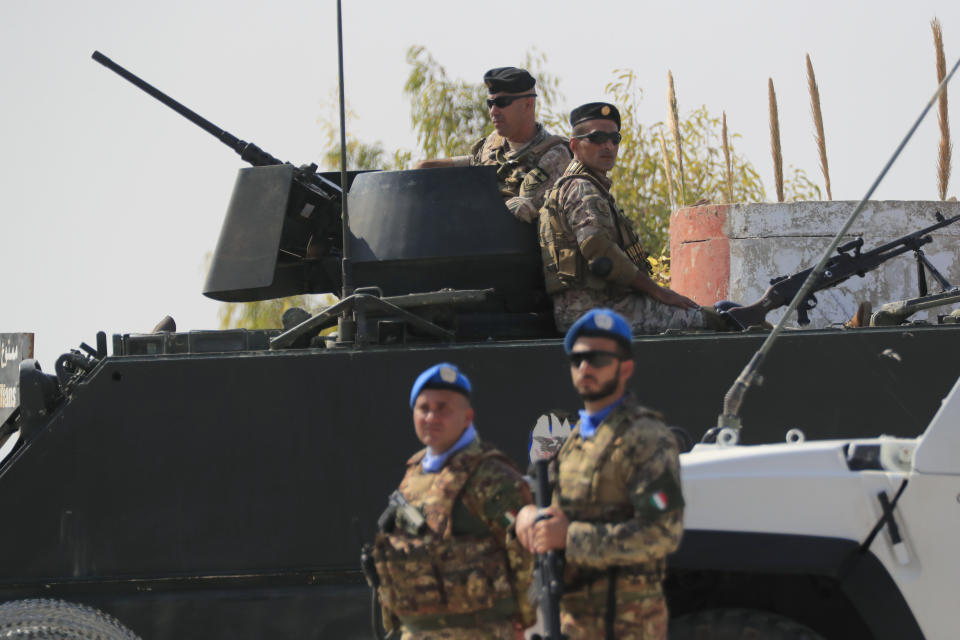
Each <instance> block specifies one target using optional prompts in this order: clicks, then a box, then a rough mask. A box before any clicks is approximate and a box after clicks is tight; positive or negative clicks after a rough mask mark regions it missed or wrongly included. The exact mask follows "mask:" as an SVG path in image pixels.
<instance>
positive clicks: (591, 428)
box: [580, 394, 627, 439]
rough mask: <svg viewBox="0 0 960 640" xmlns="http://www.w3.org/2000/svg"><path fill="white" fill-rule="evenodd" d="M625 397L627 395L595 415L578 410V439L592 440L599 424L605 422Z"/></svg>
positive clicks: (625, 395) (584, 410)
mask: <svg viewBox="0 0 960 640" xmlns="http://www.w3.org/2000/svg"><path fill="white" fill-rule="evenodd" d="M626 397H627V394H623V395H622V396H620V398H619V399H618V400H617V401H616V402H614V403H612V404H609V405H607V406H606V407H604V408H603V409H600V411H597V412H596V413H589V412H587V410H586V409H580V437H582V438H585V439H590V438H592V437H593V436H594V434H595V433H596V432H597V428H598V427H599V426H600V423H602V422H603V421H604V420H606V419H607V416H609V415H610V414H611V413H612V412H613V410H614V409H616V408H617V407H619V406H620V405H621V404H623V400H624V398H626Z"/></svg>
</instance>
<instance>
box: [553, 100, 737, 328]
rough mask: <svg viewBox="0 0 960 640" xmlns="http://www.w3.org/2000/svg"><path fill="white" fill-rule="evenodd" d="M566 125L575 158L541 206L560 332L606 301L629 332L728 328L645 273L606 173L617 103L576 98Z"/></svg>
mask: <svg viewBox="0 0 960 640" xmlns="http://www.w3.org/2000/svg"><path fill="white" fill-rule="evenodd" d="M570 124H571V125H572V126H573V136H572V138H571V139H570V149H571V150H572V151H573V160H572V161H571V162H570V164H569V166H567V168H566V170H565V171H564V173H563V175H562V176H561V177H560V178H559V179H558V180H557V182H556V184H554V186H553V188H552V189H551V190H550V192H549V193H548V194H547V196H546V199H545V202H544V206H543V208H542V209H541V210H540V248H541V254H542V257H543V269H544V278H545V281H546V289H547V293H549V294H551V296H552V298H553V311H554V319H555V321H556V324H557V328H558V329H560V330H561V331H565V330H566V329H567V328H569V327H570V325H572V324H573V321H574V320H575V319H576V318H577V317H579V316H580V315H581V314H583V313H584V312H586V311H587V310H588V309H593V308H595V307H611V308H613V309H614V310H615V311H617V312H618V313H620V314H622V315H624V316H625V317H626V318H627V319H628V321H629V323H630V326H631V328H632V329H633V332H634V333H660V332H662V331H665V330H666V329H672V328H676V329H684V328H710V329H720V330H726V329H728V328H729V325H728V323H727V322H726V321H725V320H724V319H723V318H721V317H720V316H719V315H718V314H717V312H716V311H714V310H713V309H712V308H710V309H707V308H701V307H700V306H699V305H698V304H697V303H696V302H694V301H693V300H691V299H689V298H687V297H686V296H683V295H681V294H679V293H677V292H676V291H672V290H671V289H668V288H666V287H662V286H660V285H658V284H657V283H656V282H655V281H654V280H653V279H652V278H651V277H650V264H649V262H648V261H647V254H646V252H645V251H644V250H643V247H642V246H641V244H640V239H639V237H638V236H637V234H636V232H635V231H634V228H633V225H632V224H631V222H630V220H629V219H628V218H627V217H626V216H625V215H624V214H623V211H621V209H620V208H619V207H618V206H617V203H616V202H615V201H614V199H613V196H612V195H611V194H610V187H611V185H612V182H611V180H610V178H609V177H608V176H607V172H609V171H610V170H611V169H613V166H614V165H615V164H616V161H617V151H618V149H619V145H620V139H621V137H620V112H619V111H618V110H617V108H616V107H615V106H614V105H612V104H607V103H605V102H591V103H588V104H585V105H582V106H580V107H577V108H576V109H574V110H573V111H572V112H571V113H570Z"/></svg>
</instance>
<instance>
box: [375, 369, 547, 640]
mask: <svg viewBox="0 0 960 640" xmlns="http://www.w3.org/2000/svg"><path fill="white" fill-rule="evenodd" d="M471 393H472V387H471V385H470V380H468V379H467V376H465V375H464V374H463V373H461V372H460V370H459V369H457V367H456V366H455V365H452V364H449V363H441V364H438V365H434V366H432V367H430V368H429V369H427V370H426V371H424V372H423V373H421V374H420V376H419V377H418V378H417V380H416V382H414V383H413V388H412V389H411V391H410V408H411V409H413V425H414V429H415V430H416V433H417V437H418V438H419V439H420V441H421V442H422V443H423V444H424V445H425V447H426V448H425V449H423V450H421V451H419V452H418V453H416V454H415V455H414V456H413V457H412V458H410V459H409V460H408V461H407V472H406V475H405V476H404V477H403V481H402V482H401V483H400V487H399V489H398V490H397V492H396V493H395V494H394V495H393V496H391V507H390V508H388V510H387V511H386V512H385V513H384V516H381V518H380V521H379V524H380V526H381V531H380V532H379V533H378V534H377V538H376V542H375V544H374V561H375V564H376V569H377V574H378V575H379V580H380V585H379V595H380V601H381V603H382V607H383V613H384V616H383V619H384V626H385V627H387V629H388V630H391V629H396V628H398V627H399V629H400V632H401V638H403V639H404V640H409V639H413V638H417V639H421V640H435V639H440V638H444V639H446V638H450V639H453V638H457V639H467V640H471V639H478V640H479V639H480V638H483V639H487V638H507V639H511V638H522V637H523V630H524V629H525V628H526V627H528V626H530V625H532V624H533V622H534V620H535V619H536V615H535V612H534V611H533V607H532V605H531V604H530V603H529V601H528V599H527V590H528V589H529V586H530V580H531V575H532V557H531V555H530V553H528V552H527V551H526V550H525V549H524V548H523V547H522V546H521V545H520V544H519V541H518V540H517V538H516V535H515V532H514V524H515V521H516V516H517V513H518V512H519V511H520V509H522V508H523V507H524V506H525V505H527V504H530V503H531V502H532V497H531V494H530V489H529V487H528V486H527V484H526V482H524V480H523V476H522V474H521V473H520V472H519V471H518V470H517V468H516V467H515V466H514V464H513V462H511V461H510V459H509V458H507V457H506V456H505V455H504V454H503V453H501V452H499V451H497V450H496V449H495V448H494V447H493V446H491V445H489V444H487V443H485V442H481V441H480V439H479V437H478V436H477V430H476V428H475V427H474V425H473V414H474V412H473V408H472V407H471V404H470V396H471ZM398 494H399V495H398Z"/></svg>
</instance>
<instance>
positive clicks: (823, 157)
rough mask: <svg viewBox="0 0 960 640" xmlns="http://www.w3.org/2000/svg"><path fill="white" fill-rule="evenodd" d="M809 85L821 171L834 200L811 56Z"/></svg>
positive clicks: (829, 194) (828, 193)
mask: <svg viewBox="0 0 960 640" xmlns="http://www.w3.org/2000/svg"><path fill="white" fill-rule="evenodd" d="M807 85H808V86H809V87H810V112H811V113H812V114H813V126H814V128H815V129H816V131H817V133H816V136H815V139H816V141H817V151H819V152H820V171H822V172H823V181H824V184H825V185H826V188H827V200H833V193H832V192H831V191H830V167H829V165H827V140H826V137H825V136H824V135H823V113H822V112H821V111H820V89H819V88H817V77H816V76H815V75H814V74H813V63H812V62H810V54H809V53H808V54H807Z"/></svg>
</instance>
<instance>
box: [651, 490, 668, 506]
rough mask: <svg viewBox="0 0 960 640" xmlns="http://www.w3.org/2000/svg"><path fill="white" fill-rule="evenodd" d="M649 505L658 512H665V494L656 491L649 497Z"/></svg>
mask: <svg viewBox="0 0 960 640" xmlns="http://www.w3.org/2000/svg"><path fill="white" fill-rule="evenodd" d="M650 504H652V505H653V506H654V507H656V508H657V509H659V510H660V511H666V510H667V494H666V493H664V492H663V491H657V492H656V493H655V494H653V495H652V496H650Z"/></svg>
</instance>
